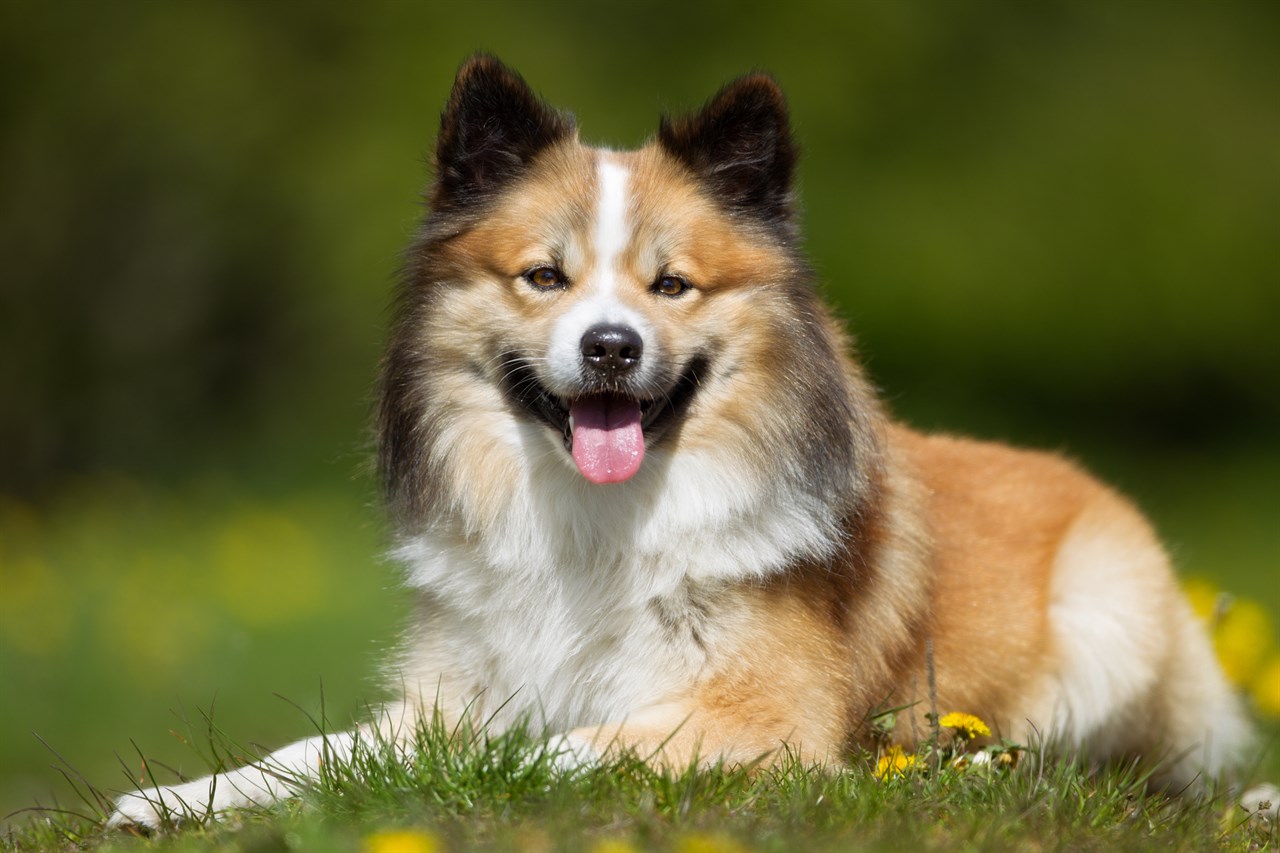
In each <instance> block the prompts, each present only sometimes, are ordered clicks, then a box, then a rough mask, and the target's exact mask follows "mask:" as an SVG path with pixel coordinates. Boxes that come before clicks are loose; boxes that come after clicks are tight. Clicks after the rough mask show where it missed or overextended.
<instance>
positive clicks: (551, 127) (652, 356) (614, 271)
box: [381, 57, 853, 504]
mask: <svg viewBox="0 0 1280 853" xmlns="http://www.w3.org/2000/svg"><path fill="white" fill-rule="evenodd" d="M794 156H795V155H794V150H793V146H792V143H791V138H790V133H789V129H788V122H787V115H786V109H785V104H784V101H783V99H782V95H781V92H780V91H779V90H778V88H777V86H776V84H775V83H774V82H773V81H772V80H771V79H769V78H767V77H763V76H753V77H747V78H743V79H742V80H739V81H737V82H736V83H734V84H731V85H730V86H728V87H726V88H725V89H724V90H722V91H721V93H720V94H719V95H717V96H716V97H715V98H714V99H713V100H712V101H711V102H710V103H709V104H708V105H707V107H706V108H704V109H703V110H702V111H701V112H699V113H697V114H694V115H692V116H690V117H686V118H683V119H679V120H675V121H664V122H663V123H662V125H661V127H660V130H659V133H658V136H657V139H656V140H655V141H653V142H651V143H650V144H648V145H647V146H645V147H644V148H641V149H639V150H637V151H631V152H613V151H607V150H602V149H596V148H591V147H587V146H584V145H582V144H581V143H579V141H578V139H577V134H576V131H575V129H574V127H573V124H572V122H571V120H570V119H568V118H566V117H565V116H564V115H562V114H560V113H558V112H556V111H555V110H553V109H551V108H550V107H548V106H547V105H545V104H544V103H542V102H541V101H540V100H538V98H537V97H536V96H535V95H534V94H533V93H532V91H530V90H529V88H528V87H527V85H526V84H525V83H524V81H523V80H521V79H520V78H519V77H518V76H517V75H515V74H514V73H513V72H511V71H510V70H508V69H507V68H505V67H504V66H502V65H501V64H500V63H498V62H497V61H496V60H493V59H490V58H487V57H480V58H477V59H473V60H472V61H470V62H469V63H468V64H467V65H465V66H464V67H463V69H462V70H461V72H460V73H459V77H458V81H457V83H456V84H455V88H454V92H453V95H452V97H451V99H450V103H449V105H448V107H447V109H446V112H445V114H444V118H443V122H442V128H441V134H440V138H439V142H438V146H437V157H436V159H437V164H436V166H437V177H436V183H435V185H434V187H433V190H432V197H431V204H432V210H433V212H432V216H431V217H430V219H429V220H428V222H427V227H426V230H425V233H424V235H423V237H422V239H421V241H420V242H419V244H418V245H417V246H416V247H415V248H414V250H413V254H412V256H411V258H410V265H409V280H408V282H407V288H406V301H405V303H404V305H403V312H404V313H403V314H402V317H401V320H400V323H399V326H398V329H397V333H396V337H395V340H393V344H392V349H391V352H390V355H389V358H388V362H387V368H386V373H385V376H384V396H383V411H382V424H381V426H382V431H383V432H382V439H383V447H382V450H383V456H382V461H383V465H384V472H386V473H387V475H388V477H389V482H388V484H389V485H390V486H391V487H392V491H393V497H397V498H399V499H400V500H401V501H403V500H404V499H405V498H406V497H407V498H408V500H409V502H410V503H411V504H412V503H416V502H417V498H416V497H415V495H413V494H409V495H407V496H406V495H405V494H403V493H402V492H400V493H398V490H400V489H403V488H405V487H406V486H407V487H408V488H410V489H411V490H417V491H418V492H420V493H428V494H438V493H439V491H440V489H441V488H442V485H443V484H442V481H448V482H449V483H451V486H449V485H445V486H444V487H445V488H452V490H455V491H456V490H458V489H462V490H466V489H468V488H472V487H471V486H468V485H467V484H465V483H462V482H460V478H462V476H463V475H462V474H460V473H459V456H458V455H459V454H469V455H472V456H474V458H475V464H474V465H471V466H466V467H467V470H468V474H467V475H466V476H467V477H471V478H474V477H476V476H482V477H485V478H488V477H496V478H499V479H502V478H503V477H504V476H505V477H506V478H507V479H510V477H511V476H513V473H512V470H513V468H514V470H515V471H516V472H520V471H524V470H527V469H528V467H529V466H530V464H532V462H531V459H532V458H533V457H537V458H539V459H541V458H543V457H544V456H545V455H547V454H553V455H554V456H555V457H556V458H557V459H558V460H559V462H560V467H561V468H562V469H563V471H564V472H565V473H566V474H572V475H573V476H574V477H575V478H577V479H579V482H585V483H588V484H593V485H595V486H597V487H605V484H617V483H627V481H631V480H633V478H639V479H644V476H646V475H645V474H644V472H646V471H647V470H649V469H653V468H658V467H662V466H663V465H668V464H671V460H672V459H673V458H675V457H678V455H679V454H682V453H684V454H689V453H698V452H701V453H703V454H704V455H705V454H714V455H718V456H720V457H722V458H723V459H724V460H725V464H726V465H730V464H732V465H737V466H739V467H741V468H742V469H744V470H746V471H748V472H750V473H751V476H750V477H747V478H746V479H749V480H752V481H755V480H760V479H761V478H767V477H770V476H776V475H778V474H779V473H782V474H784V475H786V476H800V477H803V476H812V477H813V479H814V480H815V481H818V482H826V481H827V480H829V479H830V477H831V474H830V471H829V469H830V468H831V462H832V460H833V454H834V455H835V456H839V457H842V458H844V459H845V460H846V461H847V462H848V463H849V467H852V460H851V459H849V458H848V457H849V455H850V453H846V452H844V451H843V450H842V448H846V447H848V445H849V441H850V439H849V434H850V427H849V423H850V421H851V420H852V419H853V415H852V414H851V412H850V410H849V409H850V405H849V402H848V394H849V387H848V386H849V376H848V375H846V373H845V371H844V370H843V368H842V366H841V359H840V356H839V354H838V353H837V352H835V351H834V348H837V347H839V340H838V333H836V332H834V331H833V329H832V327H831V324H830V322H829V321H828V320H827V318H826V315H825V313H824V311H823V309H822V308H821V306H820V304H819V303H818V301H817V300H816V297H815V294H814V293H813V288H812V286H811V284H810V283H809V277H808V274H807V269H806V265H805V264H804V261H803V259H802V258H800V256H799V255H798V254H797V252H796V250H795V248H794V247H795V243H796V240H797V235H796V230H795V226H794V223H793V217H792V211H791V175H792V171H793V166H794ZM815 446H819V447H820V448H821V449H820V450H816V451H815V450H814V447H815ZM445 448H447V449H445ZM446 454H451V455H452V461H448V460H446V458H445V456H446ZM646 458H649V459H650V462H649V463H646ZM655 459H661V460H664V462H662V463H659V462H654V461H653V460H655ZM779 459H782V460H783V463H782V464H781V465H780V464H779V462H778V460H779ZM836 464H839V460H836ZM432 467H434V468H435V471H434V472H426V473H423V472H424V471H426V469H429V468H432ZM780 467H781V468H782V469H785V470H784V471H781V472H780V471H779V469H780ZM490 469H491V471H490ZM504 469H505V470H506V473H505V474H503V473H502V471H503V470H504ZM414 471H416V472H417V475H414V476H411V477H410V478H409V479H410V480H412V481H413V482H409V481H406V480H405V479H404V475H405V474H406V473H410V474H413V472H414ZM479 472H489V473H479ZM516 475H517V476H518V473H517V474H516ZM653 476H657V475H656V474H654V475H653ZM627 485H628V486H629V485H630V484H627ZM609 488H625V487H620V486H612V487H609Z"/></svg>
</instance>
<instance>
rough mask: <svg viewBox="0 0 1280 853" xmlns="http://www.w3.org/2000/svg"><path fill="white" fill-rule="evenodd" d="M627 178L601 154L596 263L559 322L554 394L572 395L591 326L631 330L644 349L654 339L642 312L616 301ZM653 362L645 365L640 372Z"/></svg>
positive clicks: (553, 352)
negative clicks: (585, 340)
mask: <svg viewBox="0 0 1280 853" xmlns="http://www.w3.org/2000/svg"><path fill="white" fill-rule="evenodd" d="M629 177H630V173H629V172H628V170H627V168H626V167H625V166H622V165H620V164H619V163H617V162H616V161H615V160H613V159H611V158H610V156H609V154H608V152H601V153H600V154H598V155H597V160H596V209H595V221H594V222H593V223H592V226H593V227H592V230H591V235H590V238H591V251H592V254H593V255H594V258H593V259H592V261H593V262H592V264H591V266H590V268H589V273H588V274H587V275H586V276H584V277H583V278H582V280H580V281H579V282H578V284H577V287H581V288H582V289H581V290H580V291H578V293H577V294H575V295H576V296H577V297H578V298H577V300H576V301H575V302H574V303H573V304H572V306H570V307H569V308H568V309H567V310H566V311H565V312H564V314H563V315H561V317H560V319H559V320H557V321H556V324H555V327H554V329H553V331H552V335H551V341H550V342H549V343H550V345H549V347H548V349H547V376H546V378H547V380H549V381H548V385H549V386H550V387H551V389H552V390H553V391H554V392H555V393H558V394H569V393H571V391H572V389H573V388H575V387H576V386H577V385H578V383H579V382H580V380H581V369H582V336H583V334H585V333H586V331H587V329H590V328H591V327H592V326H596V325H599V324H601V323H609V324H617V325H623V326H630V327H631V328H633V329H635V330H636V331H637V332H638V333H639V334H640V338H641V340H643V341H644V342H645V344H646V346H649V345H650V342H651V339H652V337H653V336H652V333H651V327H650V325H649V323H647V322H646V321H645V318H644V316H643V314H642V313H641V312H640V311H637V310H636V309H634V308H632V307H630V306H628V305H627V304H626V303H624V302H623V301H622V300H621V299H619V298H618V279H619V275H618V273H619V269H618V261H619V258H620V257H621V256H622V253H623V252H624V251H625V250H626V248H627V245H628V244H629V243H630V242H631V223H630V221H629V216H628V213H629V211H630V207H631V195H630V192H629V187H628V178H629ZM649 361H651V360H650V359H646V362H645V363H642V365H641V368H640V371H641V372H643V371H644V370H645V369H646V367H647V363H648V362H649Z"/></svg>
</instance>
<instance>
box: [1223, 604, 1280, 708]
mask: <svg viewBox="0 0 1280 853" xmlns="http://www.w3.org/2000/svg"><path fill="white" fill-rule="evenodd" d="M1274 643H1275V638H1274V635H1273V634H1272V627H1271V615H1270V614H1269V613H1267V611H1266V608H1264V607H1263V606H1262V605H1261V604H1258V602H1256V601H1249V600H1248V599H1243V598H1240V599H1236V601H1235V602H1233V603H1232V605H1231V607H1230V608H1229V609H1228V610H1227V612H1226V613H1224V614H1223V615H1222V619H1221V621H1220V622H1219V623H1218V625H1217V628H1216V629H1215V630H1214V632H1213V646H1214V649H1215V650H1216V651H1217V653H1218V662H1219V663H1221V664H1222V670H1223V672H1225V673H1226V674H1227V678H1228V679H1230V681H1231V683H1232V684H1235V685H1236V686H1238V687H1243V686H1245V685H1247V684H1249V683H1250V682H1252V681H1253V678H1254V676H1255V675H1256V674H1257V673H1258V671H1259V670H1260V669H1261V667H1262V663H1263V661H1264V660H1266V658H1267V655H1268V653H1269V652H1270V651H1271V648H1272V646H1273V644H1274Z"/></svg>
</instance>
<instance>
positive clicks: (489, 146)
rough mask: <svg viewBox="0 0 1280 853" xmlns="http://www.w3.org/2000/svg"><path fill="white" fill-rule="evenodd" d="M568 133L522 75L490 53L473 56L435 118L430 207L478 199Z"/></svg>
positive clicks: (569, 123) (570, 127) (566, 120)
mask: <svg viewBox="0 0 1280 853" xmlns="http://www.w3.org/2000/svg"><path fill="white" fill-rule="evenodd" d="M573 132H574V123H573V118H572V117H571V116H568V115H565V114H563V113H561V112H559V111H557V110H555V109H553V108H552V107H550V106H548V105H547V104H546V103H545V102H544V101H543V100H542V99H540V98H539V97H538V96H537V95H536V94H534V92H533V90H532V89H530V88H529V84H528V83H526V82H525V81H524V78H523V77H521V76H520V75H519V74H517V73H516V72H514V71H512V70H511V69H510V68H508V67H507V66H505V65H503V64H502V62H501V61H499V60H498V59H497V58H495V57H493V56H489V55H488V54H483V53H480V54H476V55H475V56H473V57H471V58H470V59H468V60H467V61H466V62H465V63H463V65H462V67H461V68H460V69H458V76H457V78H456V79H455V80H454V83H453V93H452V94H451V95H450V96H449V104H448V106H446V107H445V111H444V115H443V116H441V119H440V136H439V138H438V139H437V141H436V181H435V186H434V187H433V189H432V192H431V204H432V206H433V207H434V208H435V209H436V210H443V209H446V208H458V207H463V206H465V205H467V204H469V203H471V202H473V201H480V200H483V199H484V198H486V197H488V196H489V195H490V194H491V193H492V192H493V190H495V189H497V188H498V187H500V186H502V184H504V183H505V182H507V181H509V180H511V179H512V178H514V177H516V176H517V175H519V174H520V172H521V171H523V169H524V168H525V167H526V166H527V165H528V164H529V162H530V161H532V160H533V158H534V157H535V156H536V155H537V154H538V152H540V151H542V150H543V149H544V148H546V147H547V146H549V145H551V144H553V143H555V142H559V141H560V140H562V139H565V138H566V137H568V136H570V135H572V134H573Z"/></svg>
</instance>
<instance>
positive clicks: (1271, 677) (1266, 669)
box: [1249, 653, 1280, 717]
mask: <svg viewBox="0 0 1280 853" xmlns="http://www.w3.org/2000/svg"><path fill="white" fill-rule="evenodd" d="M1249 692H1250V694H1252V696H1253V705H1254V707H1255V708H1257V709H1258V713H1259V714H1262V715H1263V716H1264V717H1280V653H1277V654H1274V655H1272V656H1271V659H1270V660H1268V661H1267V662H1266V663H1265V664H1263V665H1262V670H1261V671H1260V672H1259V673H1258V675H1257V677H1256V678H1254V680H1253V689H1251V690H1250V691H1249Z"/></svg>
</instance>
